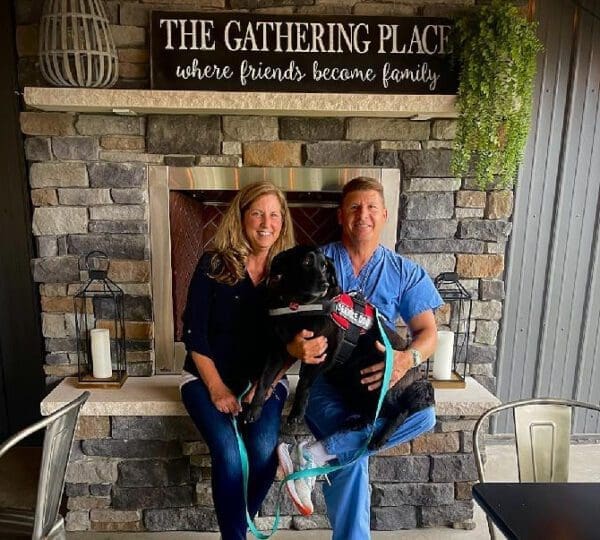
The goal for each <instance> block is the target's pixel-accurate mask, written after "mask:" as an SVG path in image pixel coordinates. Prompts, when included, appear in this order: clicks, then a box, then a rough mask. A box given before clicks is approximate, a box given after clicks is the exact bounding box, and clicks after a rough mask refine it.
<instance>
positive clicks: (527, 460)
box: [513, 403, 573, 482]
mask: <svg viewBox="0 0 600 540" xmlns="http://www.w3.org/2000/svg"><path fill="white" fill-rule="evenodd" d="M572 412H573V409H572V408H571V407H569V406H566V405H553V404H551V403H546V404H533V405H523V406H521V407H515V408H514V409H513V418H514V421H515V441H516V446H517V463H518V469H519V481H520V482H566V481H567V480H568V479H569V447H570V439H571V416H572Z"/></svg>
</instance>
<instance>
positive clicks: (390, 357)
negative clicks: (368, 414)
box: [231, 312, 394, 540]
mask: <svg viewBox="0 0 600 540" xmlns="http://www.w3.org/2000/svg"><path fill="white" fill-rule="evenodd" d="M375 319H376V320H377V327H378V329H379V334H380V335H381V339H382V341H383V345H384V346H385V369H384V372H383V380H382V381H381V390H380V391H379V400H378V401H377V408H376V410H375V417H374V418H373V425H372V428H371V433H370V434H369V437H368V438H367V440H366V441H365V444H364V445H363V447H362V448H361V449H360V450H359V452H358V453H357V455H356V456H355V457H354V458H352V459H351V460H350V461H348V462H347V463H344V464H343V465H324V466H323V467H313V468H312V469H304V470H303V471H296V472H293V473H291V474H288V475H287V476H286V477H285V478H284V479H283V480H281V482H280V483H279V490H278V495H277V510H276V512H275V521H274V522H273V526H272V527H271V532H270V533H269V534H265V533H263V532H261V531H259V530H258V529H257V528H256V525H254V521H252V517H251V516H250V514H249V513H248V474H249V465H248V452H247V451H246V445H245V444H244V440H243V439H242V437H241V435H240V433H239V430H238V426H237V419H236V417H235V416H232V417H231V422H232V423H233V429H234V430H235V436H236V439H237V444H238V449H239V452H240V460H241V462H242V476H243V480H244V502H245V505H246V522H247V523H248V528H249V529H250V532H251V533H252V534H253V535H254V536H255V537H256V538H259V539H260V540H267V539H268V538H270V537H271V536H273V535H274V534H275V532H276V531H277V529H278V527H279V521H280V509H279V507H280V503H279V500H280V499H281V491H282V489H283V487H284V486H285V483H286V482H287V481H289V480H296V479H298V478H308V477H311V476H321V475H327V474H330V473H332V472H335V471H339V470H340V469H343V468H344V467H347V466H348V465H352V464H353V463H356V462H357V461H358V460H359V459H360V458H362V457H363V456H364V455H365V454H366V453H367V449H368V446H369V443H370V442H371V439H372V438H373V433H374V431H375V423H376V422H377V419H378V418H379V413H380V411H381V407H382V405H383V400H384V399H385V394H386V393H387V389H388V387H389V385H390V380H391V378H392V368H393V365H394V353H393V349H392V345H391V343H390V340H389V339H388V337H387V335H386V333H385V331H384V328H383V324H382V322H381V317H380V316H379V313H377V312H376V313H375ZM249 389H250V385H248V388H246V390H244V391H243V392H242V393H241V394H240V396H239V397H238V401H239V402H240V403H241V401H242V398H243V397H244V396H245V395H246V393H247V392H248V390H249Z"/></svg>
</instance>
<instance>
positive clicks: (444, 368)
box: [433, 330, 454, 381]
mask: <svg viewBox="0 0 600 540" xmlns="http://www.w3.org/2000/svg"><path fill="white" fill-rule="evenodd" d="M437 338H438V342H437V347H436V349H435V353H434V355H433V378H434V379H438V380H442V381H443V380H448V379H450V378H451V374H452V357H453V356H454V332H450V331H449V330H438V333H437Z"/></svg>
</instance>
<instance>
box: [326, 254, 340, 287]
mask: <svg viewBox="0 0 600 540" xmlns="http://www.w3.org/2000/svg"><path fill="white" fill-rule="evenodd" d="M325 261H326V264H327V281H328V283H329V288H330V289H339V285H338V280H337V274H336V272H335V266H333V261H332V260H331V259H330V258H329V257H325Z"/></svg>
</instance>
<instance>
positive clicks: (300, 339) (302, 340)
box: [286, 330, 327, 364]
mask: <svg viewBox="0 0 600 540" xmlns="http://www.w3.org/2000/svg"><path fill="white" fill-rule="evenodd" d="M314 335H315V334H314V332H311V331H310V330H302V331H301V332H300V333H298V334H296V335H295V336H294V339H293V340H292V341H291V342H290V343H288V344H287V346H286V348H287V352H288V353H289V354H290V356H293V357H294V358H298V359H299V360H301V361H302V362H304V363H305V364H320V363H321V362H323V361H324V360H325V353H326V352H327V338H326V337H324V336H319V337H313V336H314Z"/></svg>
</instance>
